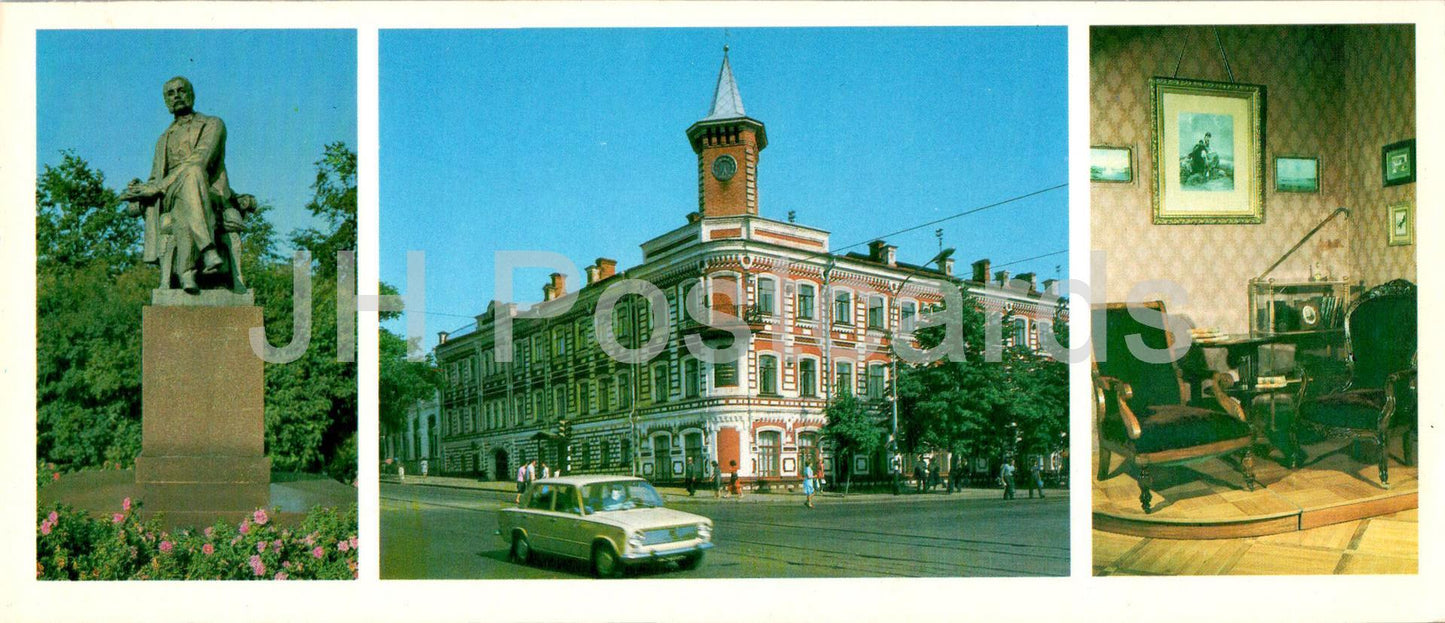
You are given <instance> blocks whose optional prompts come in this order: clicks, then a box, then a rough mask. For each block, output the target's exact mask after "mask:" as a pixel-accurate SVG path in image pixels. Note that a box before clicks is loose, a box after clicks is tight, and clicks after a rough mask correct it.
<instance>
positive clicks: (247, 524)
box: [238, 519, 251, 534]
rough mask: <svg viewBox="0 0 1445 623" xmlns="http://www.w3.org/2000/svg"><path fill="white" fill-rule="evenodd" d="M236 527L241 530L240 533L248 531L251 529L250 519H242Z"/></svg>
mask: <svg viewBox="0 0 1445 623" xmlns="http://www.w3.org/2000/svg"><path fill="white" fill-rule="evenodd" d="M238 529H239V530H240V531H241V534H246V533H249V532H250V531H251V520H249V519H247V520H244V521H242V522H241V527H240V528H238Z"/></svg>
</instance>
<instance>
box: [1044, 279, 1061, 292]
mask: <svg viewBox="0 0 1445 623" xmlns="http://www.w3.org/2000/svg"><path fill="white" fill-rule="evenodd" d="M1044 292H1048V293H1049V294H1054V295H1057V294H1058V293H1059V280H1058V279H1045V280H1044Z"/></svg>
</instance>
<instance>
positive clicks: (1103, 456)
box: [1095, 447, 1113, 481]
mask: <svg viewBox="0 0 1445 623" xmlns="http://www.w3.org/2000/svg"><path fill="white" fill-rule="evenodd" d="M1112 459H1113V455H1112V454H1110V452H1109V451H1108V450H1105V449H1104V448H1102V447H1101V448H1099V474H1098V476H1096V477H1095V480H1101V481H1102V480H1104V479H1105V478H1107V477H1108V476H1109V461H1110V460H1112Z"/></svg>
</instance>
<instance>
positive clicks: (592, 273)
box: [587, 264, 602, 286]
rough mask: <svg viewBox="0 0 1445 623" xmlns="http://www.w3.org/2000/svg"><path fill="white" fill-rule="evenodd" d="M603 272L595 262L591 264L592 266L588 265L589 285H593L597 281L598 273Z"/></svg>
mask: <svg viewBox="0 0 1445 623" xmlns="http://www.w3.org/2000/svg"><path fill="white" fill-rule="evenodd" d="M601 272H602V271H601V269H599V268H597V265H596V264H593V265H591V266H588V267H587V285H589V286H590V285H592V284H594V283H597V275H598V274H599V273H601Z"/></svg>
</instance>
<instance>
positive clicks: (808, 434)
mask: <svg viewBox="0 0 1445 623" xmlns="http://www.w3.org/2000/svg"><path fill="white" fill-rule="evenodd" d="M798 460H800V461H802V464H800V465H799V466H798V472H799V473H802V471H803V465H812V466H813V468H814V469H819V465H818V432H817V431H811V430H810V431H803V432H801V433H798Z"/></svg>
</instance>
